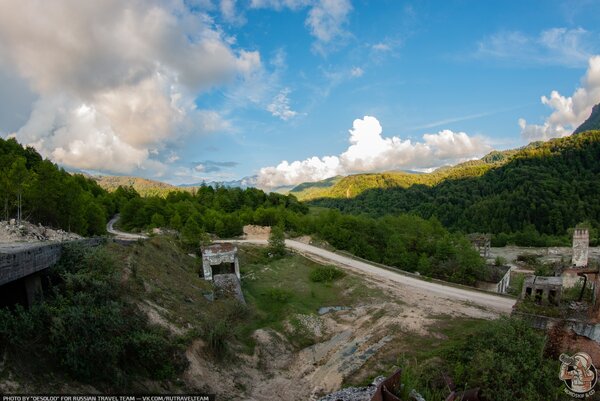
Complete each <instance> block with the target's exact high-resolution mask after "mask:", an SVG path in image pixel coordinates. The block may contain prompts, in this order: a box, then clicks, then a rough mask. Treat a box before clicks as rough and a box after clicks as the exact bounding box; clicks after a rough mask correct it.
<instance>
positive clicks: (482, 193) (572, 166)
mask: <svg viewBox="0 0 600 401" xmlns="http://www.w3.org/2000/svg"><path fill="white" fill-rule="evenodd" d="M480 166H481V169H482V170H483V172H482V174H480V176H464V177H453V178H447V179H445V180H443V181H441V182H439V183H438V184H437V185H434V186H428V185H425V184H416V185H412V186H410V187H408V188H402V187H394V188H388V189H371V190H367V191H365V192H363V193H362V194H360V195H358V196H357V197H355V198H352V199H326V198H324V199H319V200H315V201H313V202H312V204H314V205H319V206H327V207H334V208H337V209H340V210H341V211H343V212H348V213H354V214H362V213H366V214H369V215H372V216H383V215H386V214H398V213H414V214H417V215H419V216H421V217H424V218H430V217H436V218H437V219H439V220H440V221H441V223H442V224H443V225H444V226H445V227H448V228H451V229H455V230H461V231H464V232H477V231H480V232H481V231H483V232H490V233H495V234H499V235H498V236H497V239H499V240H500V241H499V242H503V241H502V238H503V235H504V236H505V237H507V236H508V234H510V233H519V235H522V238H520V239H519V240H517V242H520V243H528V244H529V245H543V242H544V241H543V239H540V236H539V234H546V235H554V236H556V235H558V236H560V235H565V234H566V233H567V230H568V229H569V228H572V227H574V226H575V225H576V224H578V223H581V222H586V221H587V222H589V224H590V225H591V226H592V227H594V228H598V226H599V225H600V203H599V202H598V199H599V198H600V131H589V132H585V133H581V134H578V135H573V136H570V137H566V138H560V139H553V140H551V141H548V142H545V143H538V144H536V145H535V146H528V147H526V148H524V149H521V150H519V151H518V152H516V153H515V154H514V155H512V157H511V158H510V159H509V161H508V162H507V163H500V164H499V165H496V166H494V165H485V164H480ZM500 244H501V243H500Z"/></svg>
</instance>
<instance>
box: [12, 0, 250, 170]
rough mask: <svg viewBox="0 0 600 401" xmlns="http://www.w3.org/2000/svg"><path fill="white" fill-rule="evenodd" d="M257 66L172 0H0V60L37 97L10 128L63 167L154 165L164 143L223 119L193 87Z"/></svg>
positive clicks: (209, 22) (207, 19) (202, 87)
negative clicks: (203, 105) (201, 103)
mask: <svg viewBox="0 0 600 401" xmlns="http://www.w3.org/2000/svg"><path fill="white" fill-rule="evenodd" d="M260 64H261V62H260V55H259V54H258V52H248V51H244V50H236V49H234V48H232V46H231V45H230V44H229V43H228V41H227V38H224V37H223V34H222V33H221V32H220V30H219V29H218V28H217V27H216V26H215V25H214V23H213V22H212V20H211V18H210V17H208V16H207V15H206V14H203V13H200V12H191V11H189V10H188V9H187V7H186V6H185V5H184V2H183V1H180V0H173V1H169V2H161V1H153V0H150V1H141V0H106V1H101V2H85V1H81V2H80V1H70V0H56V1H52V2H39V1H34V0H24V1H21V2H19V7H14V5H13V4H12V3H11V2H8V1H0V67H2V68H4V69H7V70H10V71H13V72H14V73H15V74H17V75H18V76H20V77H21V78H22V79H24V80H25V81H26V82H27V83H28V85H29V87H30V88H31V90H32V91H33V92H34V93H35V94H36V96H37V97H38V100H37V101H36V102H35V103H34V104H33V110H32V111H31V114H30V117H29V121H28V122H27V123H26V124H24V125H23V126H22V127H21V128H20V129H18V130H16V133H15V135H16V137H17V139H18V140H20V141H22V142H25V143H27V144H35V145H36V146H37V147H38V150H39V151H40V152H41V153H42V154H43V155H45V156H49V157H52V158H53V159H54V160H55V161H57V162H59V163H62V164H65V165H67V166H71V167H77V168H88V169H103V170H106V171H115V172H131V171H132V169H135V168H141V169H152V170H153V171H154V170H156V169H159V170H160V169H161V168H162V167H161V165H160V163H159V162H158V161H157V160H154V159H152V157H153V156H156V154H157V153H159V152H158V151H160V150H161V149H162V148H164V146H165V144H166V143H167V142H168V141H170V140H174V139H176V137H178V136H180V135H182V134H186V133H191V132H194V133H197V132H201V131H202V130H203V129H206V130H209V131H210V130H211V129H212V128H222V127H226V126H227V122H225V121H223V119H222V118H221V117H220V116H215V114H218V113H217V112H215V111H212V110H199V109H197V107H196V105H195V102H194V99H195V97H196V96H197V94H198V93H199V92H201V91H203V90H205V89H208V88H210V87H212V86H214V85H219V84H223V83H225V82H227V81H229V80H231V79H233V78H234V77H236V76H241V77H244V76H246V75H249V74H251V73H252V72H253V71H254V70H255V69H256V68H259V67H260ZM0 90H1V88H0Z"/></svg>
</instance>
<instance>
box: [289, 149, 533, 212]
mask: <svg viewBox="0 0 600 401" xmlns="http://www.w3.org/2000/svg"><path fill="white" fill-rule="evenodd" d="M530 146H532V147H536V146H539V144H537V143H536V144H532V145H530ZM516 152H517V151H516V150H508V151H502V152H500V151H493V152H491V153H489V154H488V155H486V156H485V157H483V158H482V159H480V160H472V161H468V162H465V163H461V164H458V165H456V166H452V167H450V166H447V167H440V168H439V169H437V170H435V171H433V172H431V173H427V174H420V173H409V172H402V171H388V172H384V173H369V174H355V175H350V176H347V177H339V176H338V177H333V178H328V179H326V180H323V181H318V182H314V183H303V184H300V185H298V186H297V187H295V188H294V189H292V190H291V191H290V193H291V194H293V195H295V196H296V197H297V198H298V199H300V200H304V201H308V200H312V199H317V198H354V197H356V196H357V195H360V194H361V193H363V192H365V191H367V190H369V189H377V188H378V189H388V188H397V187H399V188H408V187H410V186H412V185H426V186H432V185H436V184H438V183H440V182H441V181H443V180H445V179H456V178H462V177H478V176H481V175H482V174H484V173H485V172H486V171H488V170H489V169H490V168H492V167H496V166H499V165H501V164H504V163H506V162H507V161H508V160H510V159H511V158H512V157H513V156H514V155H515V154H516Z"/></svg>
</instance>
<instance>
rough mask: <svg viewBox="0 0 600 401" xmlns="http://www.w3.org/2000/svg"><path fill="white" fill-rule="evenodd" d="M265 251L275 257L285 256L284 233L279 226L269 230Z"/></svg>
mask: <svg viewBox="0 0 600 401" xmlns="http://www.w3.org/2000/svg"><path fill="white" fill-rule="evenodd" d="M267 249H268V252H269V253H270V254H271V255H273V256H275V257H281V256H285V233H284V231H283V227H282V226H281V225H276V226H275V227H273V228H272V229H271V235H269V247H268V248H267Z"/></svg>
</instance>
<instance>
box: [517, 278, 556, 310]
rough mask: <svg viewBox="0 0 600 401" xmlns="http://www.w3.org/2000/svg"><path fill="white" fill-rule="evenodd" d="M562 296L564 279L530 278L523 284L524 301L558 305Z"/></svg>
mask: <svg viewBox="0 0 600 401" xmlns="http://www.w3.org/2000/svg"><path fill="white" fill-rule="evenodd" d="M561 295H562V278H560V277H541V276H530V277H527V278H526V279H525V282H524V283H523V293H522V296H521V298H522V299H529V300H533V301H535V302H537V303H539V304H550V305H558V304H559V303H560V297H561Z"/></svg>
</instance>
